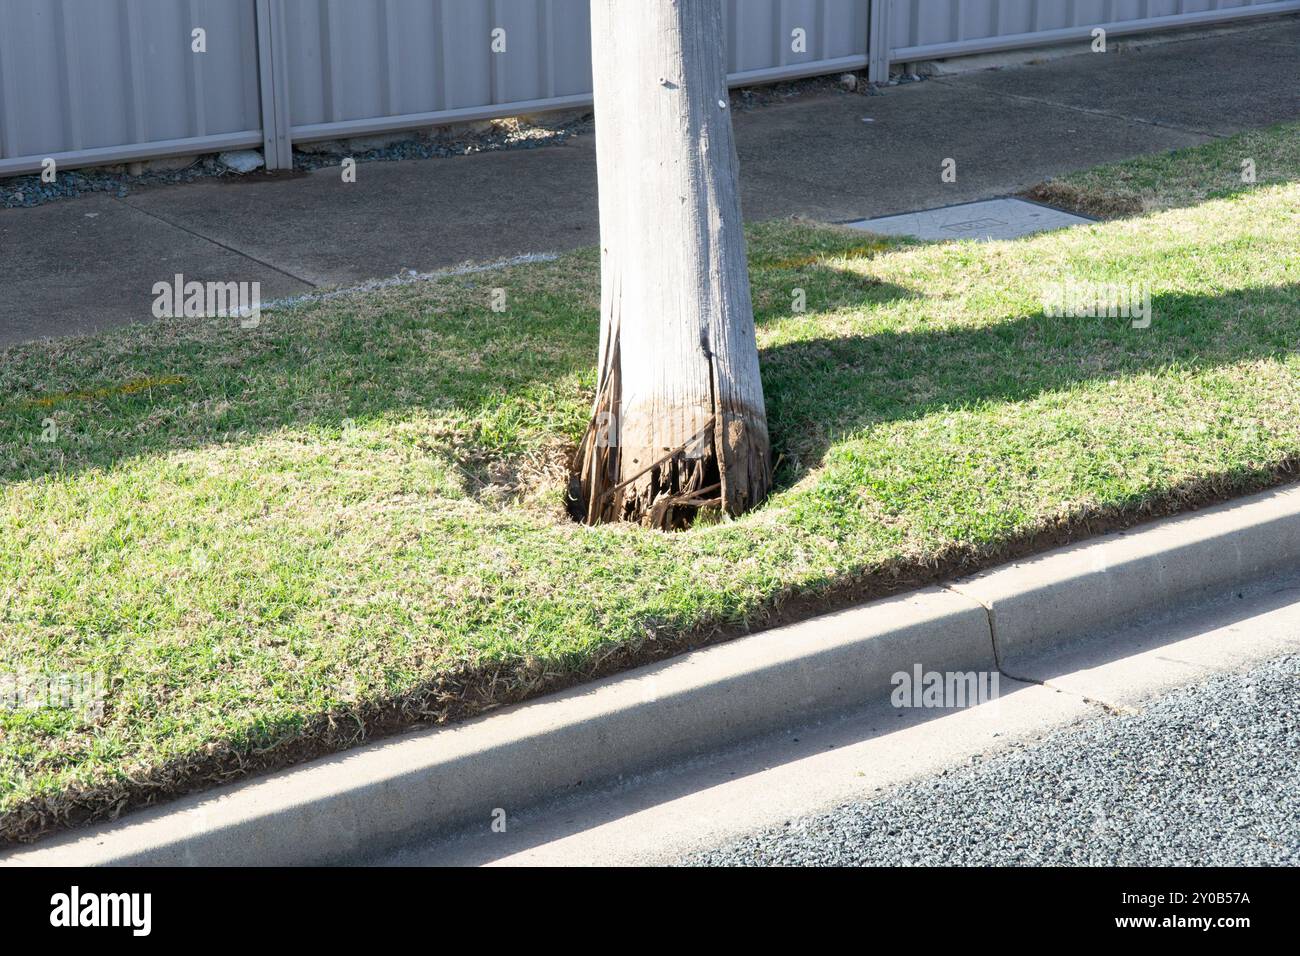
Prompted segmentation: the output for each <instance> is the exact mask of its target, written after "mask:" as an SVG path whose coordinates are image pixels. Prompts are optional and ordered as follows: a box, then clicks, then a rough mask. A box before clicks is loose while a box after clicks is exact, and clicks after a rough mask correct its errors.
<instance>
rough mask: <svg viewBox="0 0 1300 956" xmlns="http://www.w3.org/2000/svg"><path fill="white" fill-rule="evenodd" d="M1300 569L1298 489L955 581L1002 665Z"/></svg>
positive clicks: (1009, 666)
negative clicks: (983, 621)
mask: <svg viewBox="0 0 1300 956" xmlns="http://www.w3.org/2000/svg"><path fill="white" fill-rule="evenodd" d="M1296 567H1300V486H1295V485H1291V486H1287V487H1284V488H1278V489H1274V490H1272V491H1267V492H1264V493H1262V494H1257V495H1253V496H1251V497H1249V498H1244V499H1239V500H1237V501H1231V502H1227V503H1226V504H1222V505H1217V506H1215V507H1212V508H1206V509H1204V510H1201V511H1196V512H1192V513H1191V514H1187V515H1180V516H1177V517H1173V518H1167V519H1164V520H1162V521H1157V522H1155V523H1153V524H1151V525H1147V526H1144V527H1141V528H1138V529H1135V530H1133V531H1129V532H1119V533H1115V534H1109V535H1104V536H1102V537H1100V538H1096V539H1093V540H1089V541H1084V542H1081V543H1079V544H1076V545H1071V546H1069V547H1066V548H1060V549H1057V550H1055V551H1050V552H1047V553H1045V554H1042V555H1039V556H1037V557H1034V558H1031V559H1028V560H1025V561H1017V562H1014V563H1012V564H1008V565H1005V566H1003V567H1000V568H994V569H993V570H991V571H987V572H984V573H982V574H978V575H974V576H972V577H969V578H964V579H960V580H957V581H954V582H953V583H952V584H951V585H949V587H950V588H951V589H952V590H953V591H954V592H956V593H959V594H964V595H966V596H968V597H970V598H971V599H973V600H976V601H979V602H980V603H981V604H982V605H984V606H985V607H986V608H987V609H988V613H989V621H990V626H991V629H992V633H993V640H994V645H995V648H996V651H997V655H998V660H999V663H1000V664H1001V666H1002V667H1003V668H1004V669H1006V670H1007V672H1008V673H1009V674H1011V675H1014V674H1015V673H1016V663H1017V661H1021V660H1024V659H1026V658H1029V657H1032V656H1034V655H1036V654H1039V653H1042V652H1045V651H1047V650H1049V649H1056V648H1058V647H1060V646H1062V645H1064V644H1068V643H1070V642H1073V641H1078V640H1080V639H1083V638H1086V637H1088V636H1089V635H1090V634H1094V633H1096V632H1098V631H1101V630H1104V629H1105V628H1106V627H1107V626H1108V625H1110V624H1112V623H1113V622H1114V621H1116V620H1132V619H1134V618H1138V617H1147V616H1150V617H1157V616H1160V615H1163V614H1168V613H1171V612H1174V611H1177V610H1178V609H1179V607H1181V606H1185V605H1187V604H1190V603H1192V602H1195V601H1197V600H1198V599H1201V598H1203V597H1206V596H1208V595H1211V594H1213V593H1214V592H1216V591H1226V590H1229V589H1231V588H1232V587H1234V586H1236V585H1240V584H1245V583H1249V582H1250V581H1253V580H1256V579H1258V578H1261V577H1265V576H1267V575H1270V574H1274V573H1278V572H1282V571H1286V570H1289V569H1292V568H1296Z"/></svg>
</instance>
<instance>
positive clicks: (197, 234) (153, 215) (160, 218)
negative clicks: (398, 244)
mask: <svg viewBox="0 0 1300 956" xmlns="http://www.w3.org/2000/svg"><path fill="white" fill-rule="evenodd" d="M116 201H117V202H120V203H121V204H122V205H123V206H127V207H129V208H131V209H134V210H135V211H136V212H138V213H141V214H142V215H145V216H148V217H149V218H150V219H156V220H158V221H159V222H161V223H163V224H164V225H168V226H171V227H172V228H173V229H179V230H180V231H181V232H183V233H186V234H188V235H191V236H193V237H194V238H195V239H202V240H203V241H204V242H210V243H212V244H213V245H214V246H220V247H221V248H222V249H225V250H226V251H227V252H233V253H234V254H235V255H237V256H241V257H242V258H244V259H247V260H248V261H249V262H256V263H257V264H258V265H259V266H263V267H264V268H267V269H270V270H272V271H273V272H278V273H280V275H282V276H286V277H288V278H290V279H293V280H294V281H295V282H301V283H302V284H303V285H305V286H308V287H310V288H312V289H318V288H320V285H319V284H318V283H315V282H312V281H311V280H310V279H304V278H303V277H302V276H299V275H294V274H293V273H292V272H289V271H288V270H287V269H282V268H280V267H279V266H277V265H275V264H274V263H272V262H267V261H266V260H265V259H259V258H257V256H254V255H249V254H248V253H247V252H245V251H244V250H243V249H237V248H236V247H234V246H232V245H228V244H227V243H224V242H222V241H221V240H220V239H213V238H212V237H211V236H205V235H203V233H201V232H196V231H194V230H193V229H191V228H189V227H188V226H184V225H181V224H180V223H179V222H173V221H172V220H170V219H168V218H167V217H166V216H160V215H158V214H157V213H156V212H151V211H149V210H148V209H141V208H140V207H139V206H137V205H135V204H134V203H130V202H127V201H126V200H125V199H121V198H118V199H117V200H116Z"/></svg>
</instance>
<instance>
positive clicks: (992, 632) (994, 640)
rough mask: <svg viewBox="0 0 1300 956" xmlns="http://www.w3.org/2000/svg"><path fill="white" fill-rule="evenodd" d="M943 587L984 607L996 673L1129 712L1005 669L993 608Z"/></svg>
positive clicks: (1106, 710) (1114, 711) (949, 586)
mask: <svg viewBox="0 0 1300 956" xmlns="http://www.w3.org/2000/svg"><path fill="white" fill-rule="evenodd" d="M943 589H944V590H945V591H948V592H950V593H952V594H956V595H957V596H959V597H964V598H965V599H966V600H968V601H972V602H974V603H975V604H978V605H979V606H980V607H982V608H983V609H984V614H985V616H986V617H987V619H988V627H989V643H990V644H991V645H992V647H993V665H994V666H995V667H996V668H997V669H998V673H999V674H1001V675H1002V676H1003V677H1005V678H1007V679H1008V680H1014V681H1019V682H1020V683H1022V684H1037V685H1038V686H1039V687H1046V688H1048V689H1049V690H1054V691H1056V692H1057V693H1058V694H1071V693H1073V694H1074V696H1076V697H1078V698H1079V700H1081V701H1083V702H1084V703H1085V704H1088V705H1089V706H1092V707H1097V708H1099V709H1100V710H1102V711H1103V712H1104V713H1106V714H1109V715H1110V716H1112V717H1119V716H1121V715H1122V714H1125V713H1130V711H1127V710H1124V709H1121V708H1119V707H1116V706H1114V705H1113V704H1109V703H1107V702H1106V701H1104V700H1097V699H1096V698H1093V697H1087V696H1085V695H1083V694H1078V693H1074V692H1073V691H1068V690H1065V689H1064V688H1061V687H1057V686H1056V685H1055V684H1053V683H1052V682H1051V681H1046V680H1040V679H1039V678H1037V677H1030V676H1028V675H1027V674H1013V673H1011V672H1010V671H1009V670H1007V668H1006V666H1005V665H1004V664H1003V663H1002V655H1001V654H1000V653H999V652H998V635H997V625H996V623H995V620H996V619H995V618H994V615H993V608H992V607H990V606H989V605H988V604H985V603H984V602H983V601H981V600H980V599H979V598H977V597H976V596H975V595H973V594H967V593H966V592H965V591H963V590H962V589H961V588H960V587H959V586H957V585H953V584H946V585H944V588H943Z"/></svg>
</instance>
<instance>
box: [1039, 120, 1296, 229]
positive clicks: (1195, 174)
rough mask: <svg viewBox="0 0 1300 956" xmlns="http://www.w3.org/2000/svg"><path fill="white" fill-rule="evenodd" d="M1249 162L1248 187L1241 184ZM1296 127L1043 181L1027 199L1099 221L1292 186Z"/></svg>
mask: <svg viewBox="0 0 1300 956" xmlns="http://www.w3.org/2000/svg"><path fill="white" fill-rule="evenodd" d="M1247 162H1249V163H1250V164H1251V167H1252V168H1253V172H1254V179H1255V181H1254V183H1247V182H1245V181H1243V175H1244V174H1245V173H1246V171H1247V170H1246V167H1245V166H1244V165H1243V164H1245V163H1247ZM1298 172H1300V124H1295V123H1291V124H1284V125H1281V126H1273V127H1269V128H1267V129H1260V130H1251V131H1249V132H1246V133H1242V134H1240V135H1237V136H1232V137H1229V138H1226V139H1220V140H1216V141H1215V142H1213V143H1210V144H1208V145H1205V146H1193V147H1190V148H1187V149H1177V150H1170V151H1169V152H1167V153H1156V154H1154V155H1151V156H1144V157H1142V158H1140V159H1135V160H1131V161H1129V162H1124V163H1115V164H1112V165H1107V166H1098V167H1095V168H1093V169H1087V170H1083V171H1081V172H1077V173H1073V174H1071V175H1068V176H1064V177H1062V178H1060V179H1054V180H1049V181H1048V182H1046V183H1042V184H1040V185H1039V186H1036V187H1035V188H1034V189H1032V190H1030V192H1029V195H1030V197H1031V198H1034V199H1038V200H1040V201H1042V202H1047V203H1050V204H1053V205H1057V206H1063V207H1066V208H1071V209H1075V210H1077V211H1079V212H1082V213H1085V214H1087V215H1092V216H1098V217H1101V218H1112V217H1115V216H1125V215H1134V214H1140V213H1150V212H1156V211H1159V210H1162V209H1172V208H1174V207H1178V206H1190V205H1194V204H1196V203H1201V202H1205V201H1206V200H1209V199H1224V198H1227V197H1229V196H1234V195H1237V194H1238V193H1242V192H1246V191H1249V190H1251V189H1254V188H1256V187H1258V186H1265V185H1274V184H1280V183H1289V182H1295V180H1296V178H1297V173H1298Z"/></svg>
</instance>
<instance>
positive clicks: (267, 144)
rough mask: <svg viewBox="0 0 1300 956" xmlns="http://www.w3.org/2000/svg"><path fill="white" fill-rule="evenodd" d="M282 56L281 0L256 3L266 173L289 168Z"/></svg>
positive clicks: (289, 141) (290, 152)
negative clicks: (269, 170) (268, 170)
mask: <svg viewBox="0 0 1300 956" xmlns="http://www.w3.org/2000/svg"><path fill="white" fill-rule="evenodd" d="M286 55H287V48H286V46H285V29H284V0H257V82H258V89H259V91H260V93H261V103H262V155H263V158H264V159H265V160H266V168H267V169H292V168H293V140H292V137H291V135H290V122H289V85H288V84H289V80H288V70H287V69H286V67H285V56H286Z"/></svg>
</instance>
